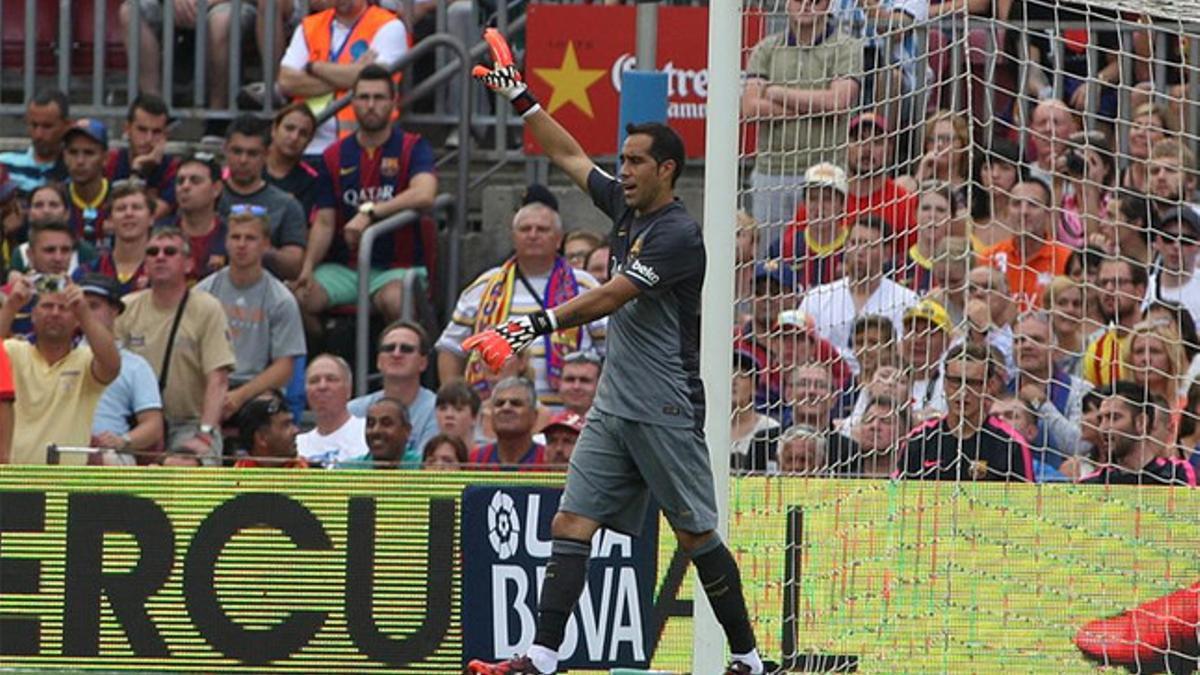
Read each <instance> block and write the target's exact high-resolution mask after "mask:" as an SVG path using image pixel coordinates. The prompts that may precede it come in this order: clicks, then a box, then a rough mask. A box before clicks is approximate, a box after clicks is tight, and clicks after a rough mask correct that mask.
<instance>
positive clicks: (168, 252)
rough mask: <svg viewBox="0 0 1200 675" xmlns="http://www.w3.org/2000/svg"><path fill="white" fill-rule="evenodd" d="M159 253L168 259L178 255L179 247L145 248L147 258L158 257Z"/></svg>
mask: <svg viewBox="0 0 1200 675" xmlns="http://www.w3.org/2000/svg"><path fill="white" fill-rule="evenodd" d="M160 253H161V254H163V255H165V256H167V257H168V258H170V257H172V256H175V255H178V254H179V247H178V246H147V247H146V257H147V258H154V257H156V256H158V254H160Z"/></svg>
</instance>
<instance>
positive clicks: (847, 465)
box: [833, 396, 909, 478]
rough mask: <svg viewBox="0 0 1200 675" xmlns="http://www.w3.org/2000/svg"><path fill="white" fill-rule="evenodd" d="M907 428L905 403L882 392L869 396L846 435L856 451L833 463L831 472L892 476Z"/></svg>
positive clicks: (870, 476) (837, 473)
mask: <svg viewBox="0 0 1200 675" xmlns="http://www.w3.org/2000/svg"><path fill="white" fill-rule="evenodd" d="M908 430H909V422H908V407H907V406H906V405H904V404H903V403H901V402H899V401H897V400H895V399H893V398H888V397H886V396H876V397H873V398H872V399H871V403H870V405H868V406H867V407H866V410H865V412H864V413H863V416H862V419H860V420H859V421H858V423H857V424H855V425H854V426H853V427H851V429H850V438H851V440H853V441H854V442H855V444H856V445H857V448H858V451H859V452H858V454H857V455H856V456H853V457H849V458H843V459H842V461H839V462H837V463H835V464H834V465H833V471H834V473H835V474H836V475H839V476H846V477H848V478H888V477H890V476H892V474H894V473H895V472H896V466H897V464H898V462H899V458H900V446H901V443H902V442H903V440H904V436H905V434H907V433H908ZM846 460H849V461H846Z"/></svg>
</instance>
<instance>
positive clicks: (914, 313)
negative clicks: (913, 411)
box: [904, 298, 954, 333]
mask: <svg viewBox="0 0 1200 675" xmlns="http://www.w3.org/2000/svg"><path fill="white" fill-rule="evenodd" d="M910 319H925V320H926V321H928V322H929V323H932V324H933V325H935V326H937V327H938V328H940V329H942V331H943V332H945V333H950V332H952V331H953V330H954V327H953V326H952V325H951V323H950V314H949V312H947V311H946V308H945V307H942V305H941V303H939V302H937V301H936V300H931V299H929V298H922V299H921V301H920V302H918V303H917V304H915V305H913V306H912V307H909V308H908V309H906V310H905V311H904V323H906V324H907V323H908V322H909V320H910Z"/></svg>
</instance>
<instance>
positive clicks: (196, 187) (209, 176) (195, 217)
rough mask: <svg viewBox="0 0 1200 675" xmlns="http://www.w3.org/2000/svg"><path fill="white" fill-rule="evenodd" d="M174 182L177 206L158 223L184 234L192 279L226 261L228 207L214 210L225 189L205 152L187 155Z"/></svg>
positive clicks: (227, 253)
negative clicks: (223, 209)
mask: <svg viewBox="0 0 1200 675" xmlns="http://www.w3.org/2000/svg"><path fill="white" fill-rule="evenodd" d="M176 184H177V186H176V193H175V198H176V200H177V202H178V209H177V210H176V214H175V217H174V218H172V219H170V220H168V221H165V222H163V223H161V224H163V225H172V226H175V227H178V228H179V229H180V230H182V231H183V233H184V234H185V235H187V238H188V246H189V247H190V248H191V251H192V254H191V255H192V271H191V272H190V273H189V274H188V277H189V278H190V279H192V280H193V281H195V280H198V279H203V278H204V277H207V276H208V275H209V274H212V273H213V272H215V271H217V270H219V269H221V268H222V267H224V266H225V265H226V264H228V263H229V252H228V251H227V250H226V248H225V239H226V236H227V234H228V230H227V229H226V226H225V220H226V217H227V216H228V209H226V210H225V212H224V213H218V212H217V201H218V200H219V199H220V198H221V195H222V193H223V192H224V189H223V188H224V183H223V182H222V181H221V167H220V166H219V165H218V164H217V161H216V158H214V157H213V156H212V155H210V154H209V153H207V152H198V153H196V154H193V155H189V156H188V157H185V158H184V159H183V161H182V162H181V163H180V166H179V168H178V169H177V174H176ZM264 210H265V208H264Z"/></svg>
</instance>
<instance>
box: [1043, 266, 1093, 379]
mask: <svg viewBox="0 0 1200 675" xmlns="http://www.w3.org/2000/svg"><path fill="white" fill-rule="evenodd" d="M1042 307H1043V308H1044V309H1045V310H1046V311H1047V312H1048V313H1049V314H1050V327H1051V329H1052V330H1053V331H1054V338H1055V340H1054V365H1055V366H1057V367H1059V368H1061V369H1062V370H1064V371H1065V372H1067V373H1069V374H1071V375H1075V376H1079V375H1080V374H1081V373H1080V368H1079V364H1080V361H1081V360H1082V359H1083V352H1084V350H1085V349H1086V348H1087V338H1088V335H1090V334H1091V333H1092V331H1094V330H1096V329H1098V328H1100V324H1098V323H1095V322H1094V321H1090V320H1089V319H1088V317H1087V313H1086V297H1085V289H1084V286H1083V284H1080V283H1078V282H1077V281H1075V280H1074V279H1072V278H1071V277H1068V276H1057V277H1054V278H1053V279H1051V280H1050V283H1049V284H1047V285H1046V290H1045V291H1043V292H1042Z"/></svg>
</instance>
